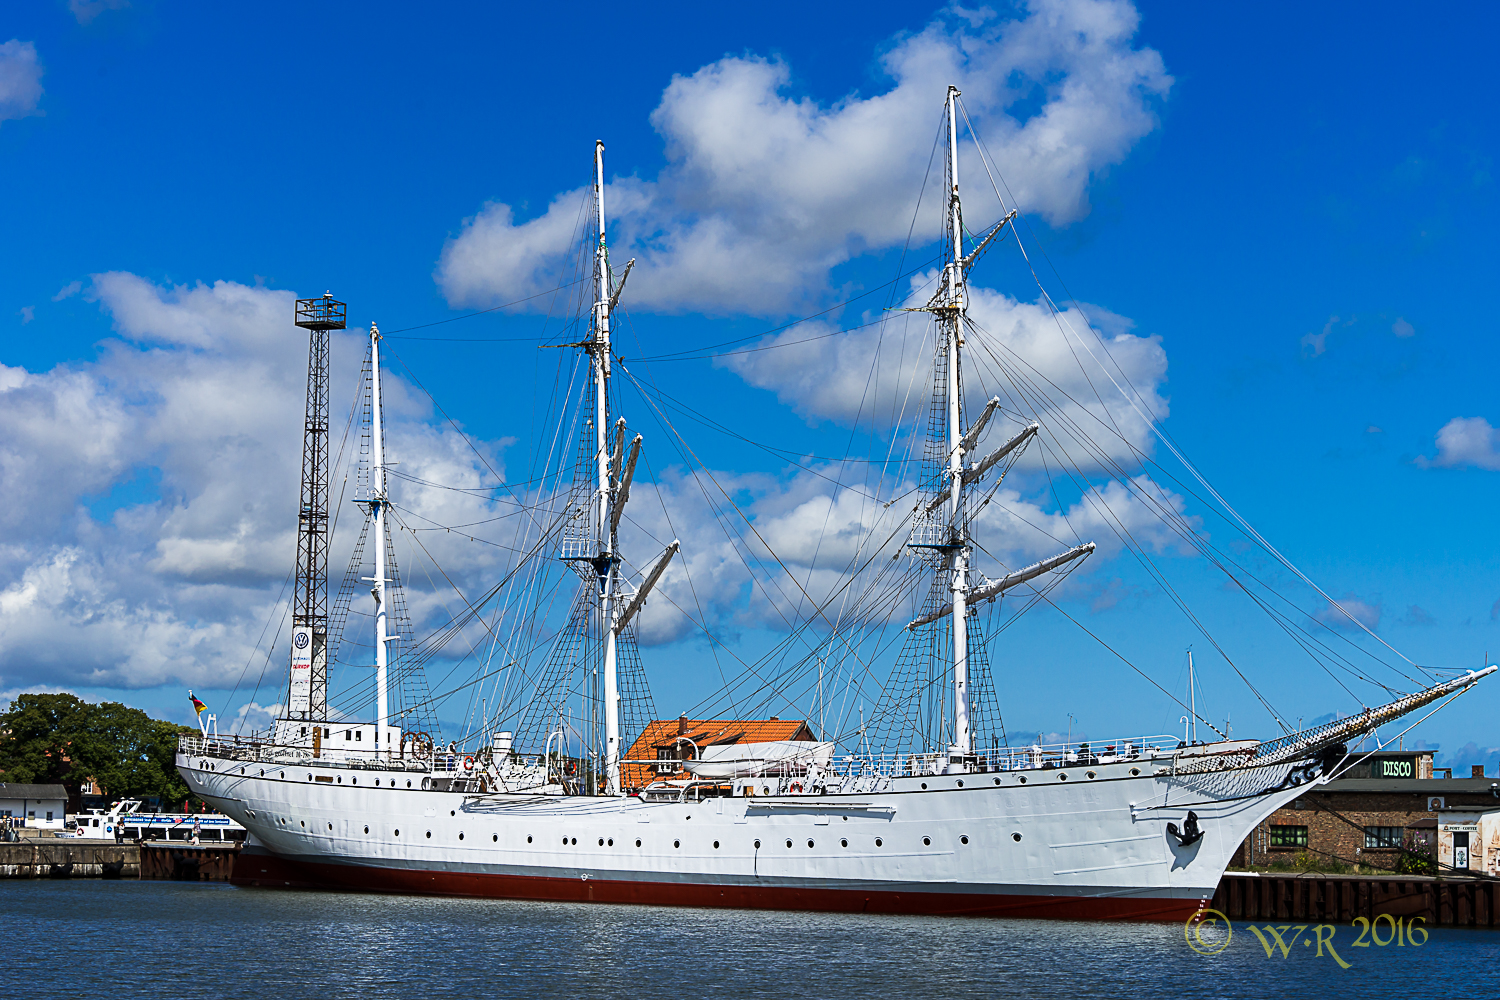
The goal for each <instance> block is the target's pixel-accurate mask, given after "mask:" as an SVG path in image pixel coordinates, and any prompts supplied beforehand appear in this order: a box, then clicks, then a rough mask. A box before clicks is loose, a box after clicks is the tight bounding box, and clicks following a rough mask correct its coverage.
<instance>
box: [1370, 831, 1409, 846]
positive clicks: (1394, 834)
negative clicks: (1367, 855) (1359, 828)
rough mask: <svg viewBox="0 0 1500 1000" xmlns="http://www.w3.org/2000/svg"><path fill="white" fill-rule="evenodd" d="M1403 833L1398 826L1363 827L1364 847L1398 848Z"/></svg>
mask: <svg viewBox="0 0 1500 1000" xmlns="http://www.w3.org/2000/svg"><path fill="white" fill-rule="evenodd" d="M1403 832H1404V831H1403V830H1402V828H1401V827H1399V826H1367V827H1365V847H1366V848H1382V847H1400V846H1401V834H1402V833H1403Z"/></svg>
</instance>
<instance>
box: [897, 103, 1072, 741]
mask: <svg viewBox="0 0 1500 1000" xmlns="http://www.w3.org/2000/svg"><path fill="white" fill-rule="evenodd" d="M958 98H959V90H958V88H957V87H951V86H950V87H949V88H948V97H947V101H946V105H945V109H944V110H945V113H946V118H947V126H948V143H947V165H946V182H947V187H948V195H947V198H948V200H947V205H946V208H945V211H944V219H943V225H944V230H945V233H944V246H943V275H942V280H941V283H940V285H939V287H938V290H937V292H936V293H935V294H934V295H933V297H932V298H931V299H930V300H929V301H928V303H927V304H926V305H925V306H923V307H921V308H920V309H919V310H917V311H920V312H930V313H932V314H933V315H934V316H935V317H936V319H937V324H938V347H937V351H938V361H939V363H940V364H941V365H942V367H943V374H944V378H943V379H942V380H941V381H940V382H939V384H938V385H936V386H934V391H935V392H937V393H939V394H940V400H941V403H942V407H941V411H942V412H941V423H942V428H941V431H940V435H941V437H940V439H941V444H940V445H939V447H940V448H942V449H943V450H944V452H945V454H946V457H945V460H944V461H943V462H942V463H941V473H940V478H941V480H945V481H946V482H945V483H944V486H945V487H946V489H939V490H938V491H937V492H936V495H935V496H933V497H932V499H931V500H930V501H929V502H928V504H927V506H926V509H925V510H924V511H922V512H921V515H920V516H919V517H918V519H917V523H916V524H915V525H914V527H913V531H912V538H911V540H910V541H909V542H908V545H910V546H911V547H912V548H916V549H926V550H929V551H933V550H935V551H936V552H938V553H940V554H941V561H940V562H939V564H938V566H939V568H938V572H939V573H940V574H942V575H943V576H945V577H946V578H947V579H946V589H947V591H948V593H949V601H948V603H947V604H946V605H943V606H941V607H939V608H936V609H933V610H929V611H927V612H926V613H924V614H922V615H921V616H920V617H918V618H917V619H916V620H915V621H913V622H911V623H910V624H909V625H908V626H907V628H908V629H911V630H916V629H918V628H920V627H922V626H925V625H931V624H934V623H936V622H939V621H940V620H942V619H944V618H947V619H949V620H950V623H951V628H952V633H951V634H952V646H951V649H952V654H953V659H952V663H951V664H950V665H949V666H950V667H951V670H952V685H953V687H952V691H953V717H952V726H953V729H952V738H951V740H950V742H949V745H948V748H947V749H948V769H949V770H958V771H963V770H968V769H969V767H970V765H971V763H972V762H973V760H974V732H973V725H972V721H971V714H972V713H971V710H972V691H971V680H972V679H971V671H970V649H969V629H968V622H967V619H968V617H969V615H970V614H971V613H973V609H974V608H975V606H976V605H978V604H980V603H981V602H983V601H987V600H993V599H995V598H998V597H1000V596H1001V595H1002V594H1003V593H1004V592H1005V591H1006V590H1009V589H1010V588H1011V587H1015V586H1019V585H1020V584H1022V583H1025V582H1027V581H1029V580H1032V579H1035V578H1036V577H1038V576H1041V575H1042V574H1043V573H1046V572H1049V571H1051V570H1053V569H1057V568H1058V567H1061V566H1063V565H1065V564H1067V563H1070V562H1072V561H1073V560H1075V559H1078V558H1080V557H1083V556H1086V555H1088V554H1089V553H1090V552H1092V551H1093V550H1094V544H1093V543H1092V542H1090V543H1087V544H1085V545H1079V546H1077V547H1075V548H1072V549H1069V550H1068V551H1066V552H1063V553H1060V554H1058V555H1056V556H1052V557H1051V558H1048V559H1044V560H1042V561H1040V562H1038V563H1035V564H1033V565H1031V566H1027V567H1026V568H1024V569H1021V570H1017V571H1015V572H1013V573H1008V574H1006V575H1005V576H1004V577H1002V578H1001V579H999V580H990V579H988V578H985V577H983V576H982V575H981V576H980V578H979V580H978V581H977V582H976V581H975V580H974V579H973V578H972V571H973V553H974V547H973V541H972V538H971V536H970V530H969V528H970V526H969V510H968V505H967V496H966V491H967V488H968V487H969V486H970V485H971V484H973V483H975V482H978V481H979V480H980V479H982V478H984V477H985V476H986V474H988V473H989V471H990V470H991V469H993V468H994V467H995V466H996V465H998V464H999V463H1000V462H1001V461H1002V460H1004V459H1006V458H1007V457H1009V456H1012V455H1015V456H1019V454H1020V451H1021V450H1023V449H1024V448H1025V447H1026V445H1027V444H1029V443H1030V441H1031V439H1032V438H1033V437H1035V435H1036V433H1037V431H1038V430H1039V429H1040V427H1041V425H1040V424H1038V423H1036V422H1032V423H1030V424H1028V425H1026V426H1025V427H1024V428H1022V429H1021V431H1020V432H1019V433H1017V434H1015V435H1014V436H1012V437H1011V438H1010V439H1009V440H1007V441H1006V442H1005V443H1003V444H1001V445H1000V446H999V447H998V448H995V449H994V450H992V451H991V452H990V453H989V454H987V455H986V456H985V457H984V458H982V459H980V460H979V461H977V462H974V463H972V464H966V461H965V460H966V459H967V457H968V456H969V454H970V453H971V452H974V451H975V448H976V446H977V445H978V443H979V440H980V435H981V434H982V433H983V432H984V429H985V426H986V425H987V424H988V422H989V420H990V418H991V417H992V416H993V415H994V413H995V412H996V410H997V409H998V408H999V406H1000V400H999V398H998V397H997V398H995V399H991V400H989V402H988V403H987V404H986V405H985V408H984V411H983V412H982V413H981V414H980V415H979V416H978V417H977V418H976V419H975V420H974V421H973V422H972V423H970V424H969V426H968V427H967V428H965V427H964V423H963V417H964V413H963V376H962V356H963V349H964V346H965V336H964V335H965V331H966V330H967V328H968V271H969V268H971V267H972V266H973V265H974V263H975V261H976V260H977V259H978V258H979V255H980V254H981V253H983V252H984V250H985V249H986V248H987V247H988V246H989V245H990V243H991V241H992V240H994V239H995V238H996V237H997V236H998V235H1000V233H1001V231H1002V230H1003V229H1004V227H1005V226H1006V224H1007V223H1009V222H1011V221H1012V220H1013V219H1014V218H1015V215H1016V213H1015V212H1013V211H1012V212H1010V213H1008V214H1006V215H1005V216H1004V217H1003V218H1002V219H1001V220H1000V221H999V222H997V223H996V224H995V225H994V226H992V227H991V228H990V229H989V231H988V232H986V233H985V234H984V236H983V238H981V239H979V240H978V242H977V244H976V245H975V247H974V248H973V249H972V250H971V251H970V252H969V253H968V254H967V255H965V254H964V221H963V202H962V200H961V199H960V197H959V175H958V113H959V109H958ZM935 412H936V402H935ZM938 439H939V431H938V429H937V428H934V440H938ZM1013 460H1014V459H1012V461H1013ZM1001 475H1002V476H1003V475H1004V472H1003V471H1002V473H1001ZM940 509H941V510H944V511H946V524H942V523H934V519H935V518H936V516H937V512H938V511H939V510H940Z"/></svg>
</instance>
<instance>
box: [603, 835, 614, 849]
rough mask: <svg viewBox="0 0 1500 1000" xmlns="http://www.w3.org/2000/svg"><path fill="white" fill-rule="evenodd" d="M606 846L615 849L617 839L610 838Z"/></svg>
mask: <svg viewBox="0 0 1500 1000" xmlns="http://www.w3.org/2000/svg"><path fill="white" fill-rule="evenodd" d="M604 844H605V846H606V847H614V846H615V838H613V837H611V838H609V839H608V840H606V841H605V842H604Z"/></svg>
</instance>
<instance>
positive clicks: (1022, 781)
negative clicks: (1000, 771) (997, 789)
mask: <svg viewBox="0 0 1500 1000" xmlns="http://www.w3.org/2000/svg"><path fill="white" fill-rule="evenodd" d="M995 783H996V784H999V783H1000V779H999V778H996V779H995ZM1021 784H1023V785H1024V784H1026V775H1024V774H1023V775H1021Z"/></svg>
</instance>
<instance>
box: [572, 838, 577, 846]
mask: <svg viewBox="0 0 1500 1000" xmlns="http://www.w3.org/2000/svg"><path fill="white" fill-rule="evenodd" d="M573 846H574V847H577V846H578V838H577V837H574V838H573Z"/></svg>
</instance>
